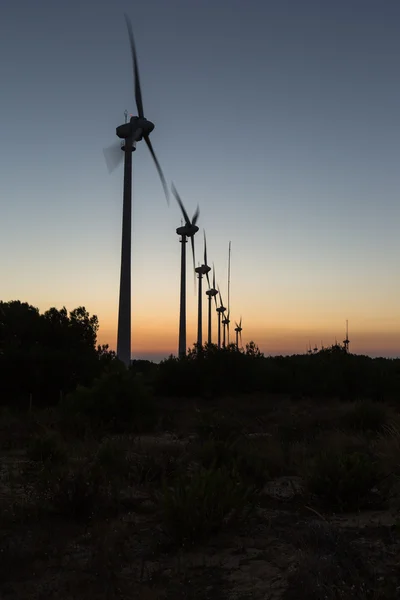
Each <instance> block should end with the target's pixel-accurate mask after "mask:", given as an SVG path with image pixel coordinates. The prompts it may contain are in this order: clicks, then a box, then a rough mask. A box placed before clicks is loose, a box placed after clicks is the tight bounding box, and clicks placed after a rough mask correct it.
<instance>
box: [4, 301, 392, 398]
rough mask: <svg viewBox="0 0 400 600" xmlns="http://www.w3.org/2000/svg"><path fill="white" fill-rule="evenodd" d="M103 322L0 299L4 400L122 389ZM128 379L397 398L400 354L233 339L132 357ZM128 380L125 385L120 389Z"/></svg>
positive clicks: (81, 311)
mask: <svg viewBox="0 0 400 600" xmlns="http://www.w3.org/2000/svg"><path fill="white" fill-rule="evenodd" d="M98 327H99V324H98V319H97V317H96V316H95V315H93V316H90V315H89V313H88V312H87V311H86V309H85V308H84V307H78V308H76V309H74V310H72V311H71V312H69V313H68V311H67V309H66V308H62V309H61V310H58V309H56V308H51V309H50V310H48V311H46V312H45V313H43V314H41V313H40V312H39V310H38V309H37V308H35V307H33V306H30V305H29V304H27V303H21V302H19V301H13V302H0V403H1V404H2V405H9V406H11V405H12V406H16V407H17V406H21V407H26V406H27V405H28V403H29V398H30V397H31V398H32V397H33V404H34V405H35V406H42V407H43V406H48V405H52V404H57V403H58V401H59V399H60V397H63V398H64V397H65V396H67V395H68V394H69V393H70V392H73V391H75V390H76V389H77V388H81V389H82V386H83V387H86V388H88V387H91V388H93V389H96V390H99V386H100V387H104V386H105V387H107V390H108V391H107V395H108V396H110V399H111V396H113V395H114V394H113V392H112V390H111V388H110V385H111V387H112V386H114V387H115V386H116V387H118V389H119V386H120V383H118V381H119V379H120V378H121V377H123V373H124V372H125V368H124V366H123V365H122V363H120V361H119V360H118V359H117V358H116V356H115V353H114V352H112V351H110V350H109V349H108V347H107V346H99V345H97V331H98ZM107 380H108V383H107ZM110 381H112V382H113V383H112V384H110ZM124 381H125V380H124ZM126 381H131V382H133V381H135V382H136V383H135V384H134V385H133V384H132V386H133V387H132V393H135V394H136V395H137V394H138V392H137V391H135V392H134V390H138V389H143V386H144V387H145V388H146V394H148V393H150V394H153V395H156V396H159V397H188V398H189V397H196V396H197V397H205V398H210V399H212V398H215V397H219V396H221V395H235V394H241V393H253V392H261V393H269V394H286V395H289V396H291V397H292V398H303V397H306V398H319V399H323V398H328V397H336V398H341V399H343V400H348V399H350V400H355V399H358V398H370V399H373V400H378V401H379V400H394V401H398V400H399V401H400V360H398V359H385V358H374V359H373V358H370V357H368V356H360V355H353V354H348V353H346V351H345V348H344V347H343V346H341V345H339V344H336V345H334V346H331V347H330V348H326V349H323V350H321V351H319V352H316V353H313V354H304V355H293V356H275V357H266V356H264V355H263V354H262V353H261V352H260V350H259V348H258V347H257V346H256V345H255V344H254V342H251V343H250V344H247V346H246V348H245V349H243V350H240V351H238V350H237V348H236V346H235V345H234V344H231V345H229V346H227V347H226V348H222V349H218V348H217V346H215V345H213V344H211V345H208V344H206V345H205V346H203V347H197V346H196V345H195V346H194V347H193V349H191V350H189V352H188V355H187V356H186V357H185V358H183V359H178V358H176V357H174V356H170V357H169V358H167V359H166V360H164V361H162V362H161V363H160V364H158V365H157V364H155V363H152V362H150V361H143V360H138V361H133V362H132V366H131V368H130V376H129V379H128V380H126ZM137 383H140V385H139V387H138V386H137ZM130 385H131V384H130V383H129V384H126V385H125V384H124V386H123V395H126V394H127V393H128V391H127V390H128V389H129V386H130ZM93 386H94V387H93ZM114 391H115V393H117V392H118V394H119V395H121V394H120V392H119V391H118V390H117V389H115V390H114ZM121 393H122V392H121ZM102 395H104V394H102ZM78 396H79V394H78ZM95 396H96V397H97V392H96V394H95ZM93 401H94V402H95V403H96V402H97V401H96V400H95V399H93ZM102 401H103V400H102Z"/></svg>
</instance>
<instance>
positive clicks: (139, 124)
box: [116, 117, 154, 142]
mask: <svg viewBox="0 0 400 600" xmlns="http://www.w3.org/2000/svg"><path fill="white" fill-rule="evenodd" d="M153 129H154V123H152V122H151V121H148V119H145V118H144V117H131V118H130V121H129V123H124V124H123V125H120V126H119V127H117V129H116V133H117V136H118V137H119V138H121V139H122V140H126V139H127V138H130V137H131V138H132V139H133V140H134V141H135V142H140V140H142V139H143V136H144V135H149V134H150V133H151V132H152V131H153Z"/></svg>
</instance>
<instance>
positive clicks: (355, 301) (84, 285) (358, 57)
mask: <svg viewBox="0 0 400 600" xmlns="http://www.w3.org/2000/svg"><path fill="white" fill-rule="evenodd" d="M124 11H126V12H127V13H128V14H129V15H130V17H131V19H132V24H133V28H134V33H135V37H136V45H137V50H138V56H139V65H140V71H141V80H142V90H143V101H144V106H145V114H146V116H147V117H148V118H149V119H151V120H152V121H154V123H155V125H156V127H155V130H154V132H153V133H152V142H153V145H154V148H155V150H156V152H157V154H158V157H159V160H160V162H161V164H162V166H163V169H164V172H165V174H166V177H167V179H168V181H171V180H173V181H174V182H175V184H176V187H177V189H178V191H179V193H180V194H181V196H182V199H183V201H184V203H185V206H186V208H187V211H188V213H189V214H190V216H191V215H192V214H193V212H194V210H195V208H196V205H197V204H199V205H200V211H201V214H200V219H199V225H200V227H201V228H203V227H204V228H205V229H206V233H207V238H208V253H209V259H210V261H214V262H215V267H216V274H217V280H218V282H219V283H220V286H221V291H222V293H223V297H224V300H225V304H226V288H227V258H228V242H229V240H231V241H232V272H231V318H232V319H233V320H235V319H236V320H238V319H239V318H240V315H242V316H243V342H247V341H249V340H250V339H254V340H255V341H256V343H258V344H259V346H260V348H261V349H262V350H263V351H264V352H265V353H266V354H276V353H284V354H286V353H289V354H291V353H294V352H303V351H304V350H305V348H306V345H308V342H309V340H310V341H311V344H312V346H314V345H315V344H316V343H317V344H318V346H319V345H320V343H321V340H322V341H323V343H324V344H325V345H328V344H330V343H332V342H334V339H335V337H337V339H338V340H342V339H344V333H345V320H346V319H348V320H349V328H350V340H351V345H350V348H351V350H352V351H353V352H356V353H367V354H370V355H372V356H376V355H383V356H398V355H400V351H399V348H400V306H399V301H398V299H399V297H400V283H399V266H398V264H399V257H400V235H399V229H400V204H399V190H400V160H399V159H400V3H399V2H398V0H385V1H383V2H378V1H377V0H335V1H331V0H301V1H300V0H274V1H270V0H229V1H228V0H142V1H140V2H139V1H136V2H134V1H130V2H128V1H125V0H107V1H106V0H96V1H95V0H69V1H68V2H65V1H63V2H61V0H35V2H33V1H32V0H1V3H0V75H1V88H0V109H1V110H0V131H1V137H0V155H1V177H0V202H1V218H0V256H1V260H0V299H2V300H5V301H8V300H12V299H20V300H22V301H27V302H29V303H31V304H34V305H35V306H37V307H39V308H40V310H43V311H44V310H46V309H47V308H49V307H50V306H56V307H58V308H61V307H62V306H63V305H65V306H66V307H67V308H68V309H69V310H72V309H73V308H75V307H76V306H78V305H84V306H86V308H87V309H88V310H89V312H90V313H95V314H97V315H98V317H99V321H100V332H99V342H101V343H109V344H110V346H111V347H113V348H114V347H115V344H116V324H117V308H118V287H119V272H120V242H121V240H120V238H121V218H122V177H123V169H122V167H120V168H118V169H117V170H116V171H115V172H114V173H113V174H112V175H109V174H108V171H107V169H106V166H105V162H104V157H103V152H102V150H103V148H104V147H106V146H108V145H110V144H111V143H112V142H113V141H114V140H115V139H116V136H115V128H116V126H117V125H119V124H121V123H123V121H124V110H125V109H128V111H129V112H134V113H135V107H134V100H133V83H132V65H131V56H130V52H129V45H128V37H127V32H126V27H125V22H124V18H123V12H124ZM133 162H134V167H133V177H134V190H133V247H132V356H133V357H135V358H136V357H142V358H154V359H159V358H161V357H163V356H166V355H168V354H169V353H175V354H176V353H177V345H178V310H179V269H180V244H179V238H178V236H177V235H176V233H175V228H176V227H178V226H179V225H180V219H181V216H180V212H179V207H178V206H177V205H176V203H175V201H173V202H171V206H170V208H168V207H167V205H166V202H165V198H164V196H163V191H162V188H161V185H160V182H159V179H158V176H157V173H156V171H155V168H154V165H153V164H152V161H151V157H150V155H149V153H148V151H147V148H146V147H145V145H144V144H139V145H138V149H137V151H136V152H135V154H134V161H133ZM197 237H198V239H197V240H196V250H197V253H198V256H199V259H200V255H201V253H202V251H203V249H202V240H201V235H199V234H198V236H197ZM187 289H188V339H187V342H188V345H191V344H192V342H194V341H195V338H196V310H197V304H196V297H195V295H194V289H193V281H192V277H191V271H190V270H189V267H188V288H187ZM205 316H206V312H204V317H205ZM215 325H216V321H215Z"/></svg>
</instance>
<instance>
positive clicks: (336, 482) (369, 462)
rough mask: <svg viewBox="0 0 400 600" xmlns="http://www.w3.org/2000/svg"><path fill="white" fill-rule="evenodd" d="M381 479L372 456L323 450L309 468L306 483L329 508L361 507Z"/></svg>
mask: <svg viewBox="0 0 400 600" xmlns="http://www.w3.org/2000/svg"><path fill="white" fill-rule="evenodd" d="M379 481H380V472H379V469H378V466H377V463H376V461H374V460H373V457H371V456H368V455H366V454H363V453H361V452H339V453H336V452H323V453H321V454H320V455H319V456H317V458H316V460H315V462H314V464H313V466H312V467H311V469H310V471H309V473H308V477H307V486H308V489H309V491H310V492H311V493H312V494H315V495H316V496H318V497H319V498H320V499H321V500H322V501H323V502H324V503H325V504H327V505H328V506H329V507H331V508H339V509H340V510H353V509H360V508H363V507H364V506H365V505H366V503H367V498H368V495H369V492H370V491H371V489H372V488H373V487H374V486H375V485H376V484H377V483H378V482H379Z"/></svg>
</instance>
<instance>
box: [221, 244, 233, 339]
mask: <svg viewBox="0 0 400 600" xmlns="http://www.w3.org/2000/svg"><path fill="white" fill-rule="evenodd" d="M230 287H231V243H230V242H229V253H228V314H227V315H226V317H225V319H223V320H222V324H223V326H224V346H225V345H226V337H227V338H228V346H229V323H230V319H229V317H230V314H231V303H230ZM226 332H227V336H226Z"/></svg>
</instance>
